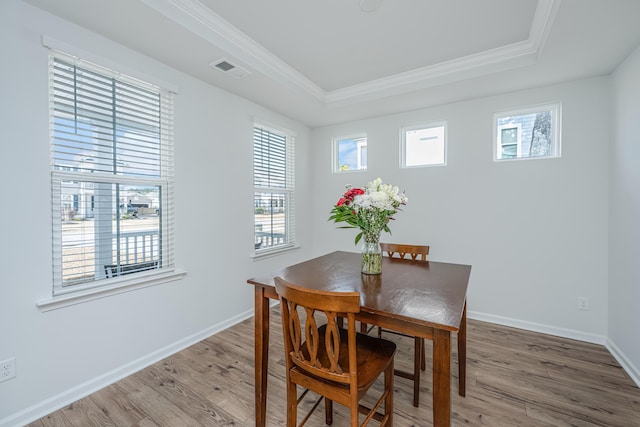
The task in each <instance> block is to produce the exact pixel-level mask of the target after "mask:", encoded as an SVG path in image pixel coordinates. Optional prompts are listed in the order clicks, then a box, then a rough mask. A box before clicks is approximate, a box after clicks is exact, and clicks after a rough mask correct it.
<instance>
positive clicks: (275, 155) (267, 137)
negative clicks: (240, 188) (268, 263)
mask: <svg viewBox="0 0 640 427" xmlns="http://www.w3.org/2000/svg"><path fill="white" fill-rule="evenodd" d="M294 160H295V159H294V136H293V135H292V134H290V133H287V132H283V131H280V130H277V129H271V128H269V127H267V126H264V125H260V124H255V125H254V128H253V186H254V196H253V216H254V240H255V242H254V243H255V253H256V254H258V253H264V252H271V251H274V250H278V249H284V248H289V247H292V246H294V245H295V203H294V200H295V199H294V195H295V193H294V180H295V173H294V164H295V163H294Z"/></svg>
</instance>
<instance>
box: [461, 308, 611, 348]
mask: <svg viewBox="0 0 640 427" xmlns="http://www.w3.org/2000/svg"><path fill="white" fill-rule="evenodd" d="M467 316H468V317H469V318H470V319H475V320H481V321H484V322H490V323H497V324H498V325H504V326H511V327H513V328H518V329H525V330H527V331H533V332H540V333H543V334H548V335H554V336H557V337H562V338H569V339H572V340H578V341H584V342H590V343H593V344H600V345H606V343H607V337H606V336H604V335H596V334H588V333H586V332H582V331H576V330H574V329H567V328H558V327H556V326H549V325H544V324H542V323H536V322H529V321H526V320H519V319H513V318H510V317H503V316H496V315H493V314H486V313H479V312H477V311H468V312H467Z"/></svg>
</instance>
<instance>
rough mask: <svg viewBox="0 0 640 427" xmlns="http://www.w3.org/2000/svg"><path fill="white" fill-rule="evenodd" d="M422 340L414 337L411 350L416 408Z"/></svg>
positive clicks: (416, 403)
mask: <svg viewBox="0 0 640 427" xmlns="http://www.w3.org/2000/svg"><path fill="white" fill-rule="evenodd" d="M423 344H424V342H423V340H422V338H418V337H416V338H415V339H414V351H413V406H415V407H416V408H417V407H418V405H419V404H420V365H421V360H422V357H421V355H422V346H423Z"/></svg>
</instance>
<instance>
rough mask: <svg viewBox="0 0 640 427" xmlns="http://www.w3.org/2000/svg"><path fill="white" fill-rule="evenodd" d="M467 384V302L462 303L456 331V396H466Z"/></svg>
mask: <svg viewBox="0 0 640 427" xmlns="http://www.w3.org/2000/svg"><path fill="white" fill-rule="evenodd" d="M466 383H467V302H466V301H465V303H464V310H463V311H462V320H460V330H459V331H458V394H459V395H460V396H462V397H464V396H465V395H466V388H467V386H466Z"/></svg>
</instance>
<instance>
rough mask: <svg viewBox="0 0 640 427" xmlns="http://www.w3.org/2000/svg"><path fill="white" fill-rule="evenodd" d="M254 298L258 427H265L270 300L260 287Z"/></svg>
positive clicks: (257, 287) (256, 288)
mask: <svg viewBox="0 0 640 427" xmlns="http://www.w3.org/2000/svg"><path fill="white" fill-rule="evenodd" d="M254 297H255V300H254V305H255V307H254V310H255V311H254V322H255V337H254V338H255V381H256V383H255V392H256V427H264V426H265V425H266V422H267V374H268V362H269V298H268V297H266V296H265V294H264V288H262V287H260V286H256V287H255V296H254Z"/></svg>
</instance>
